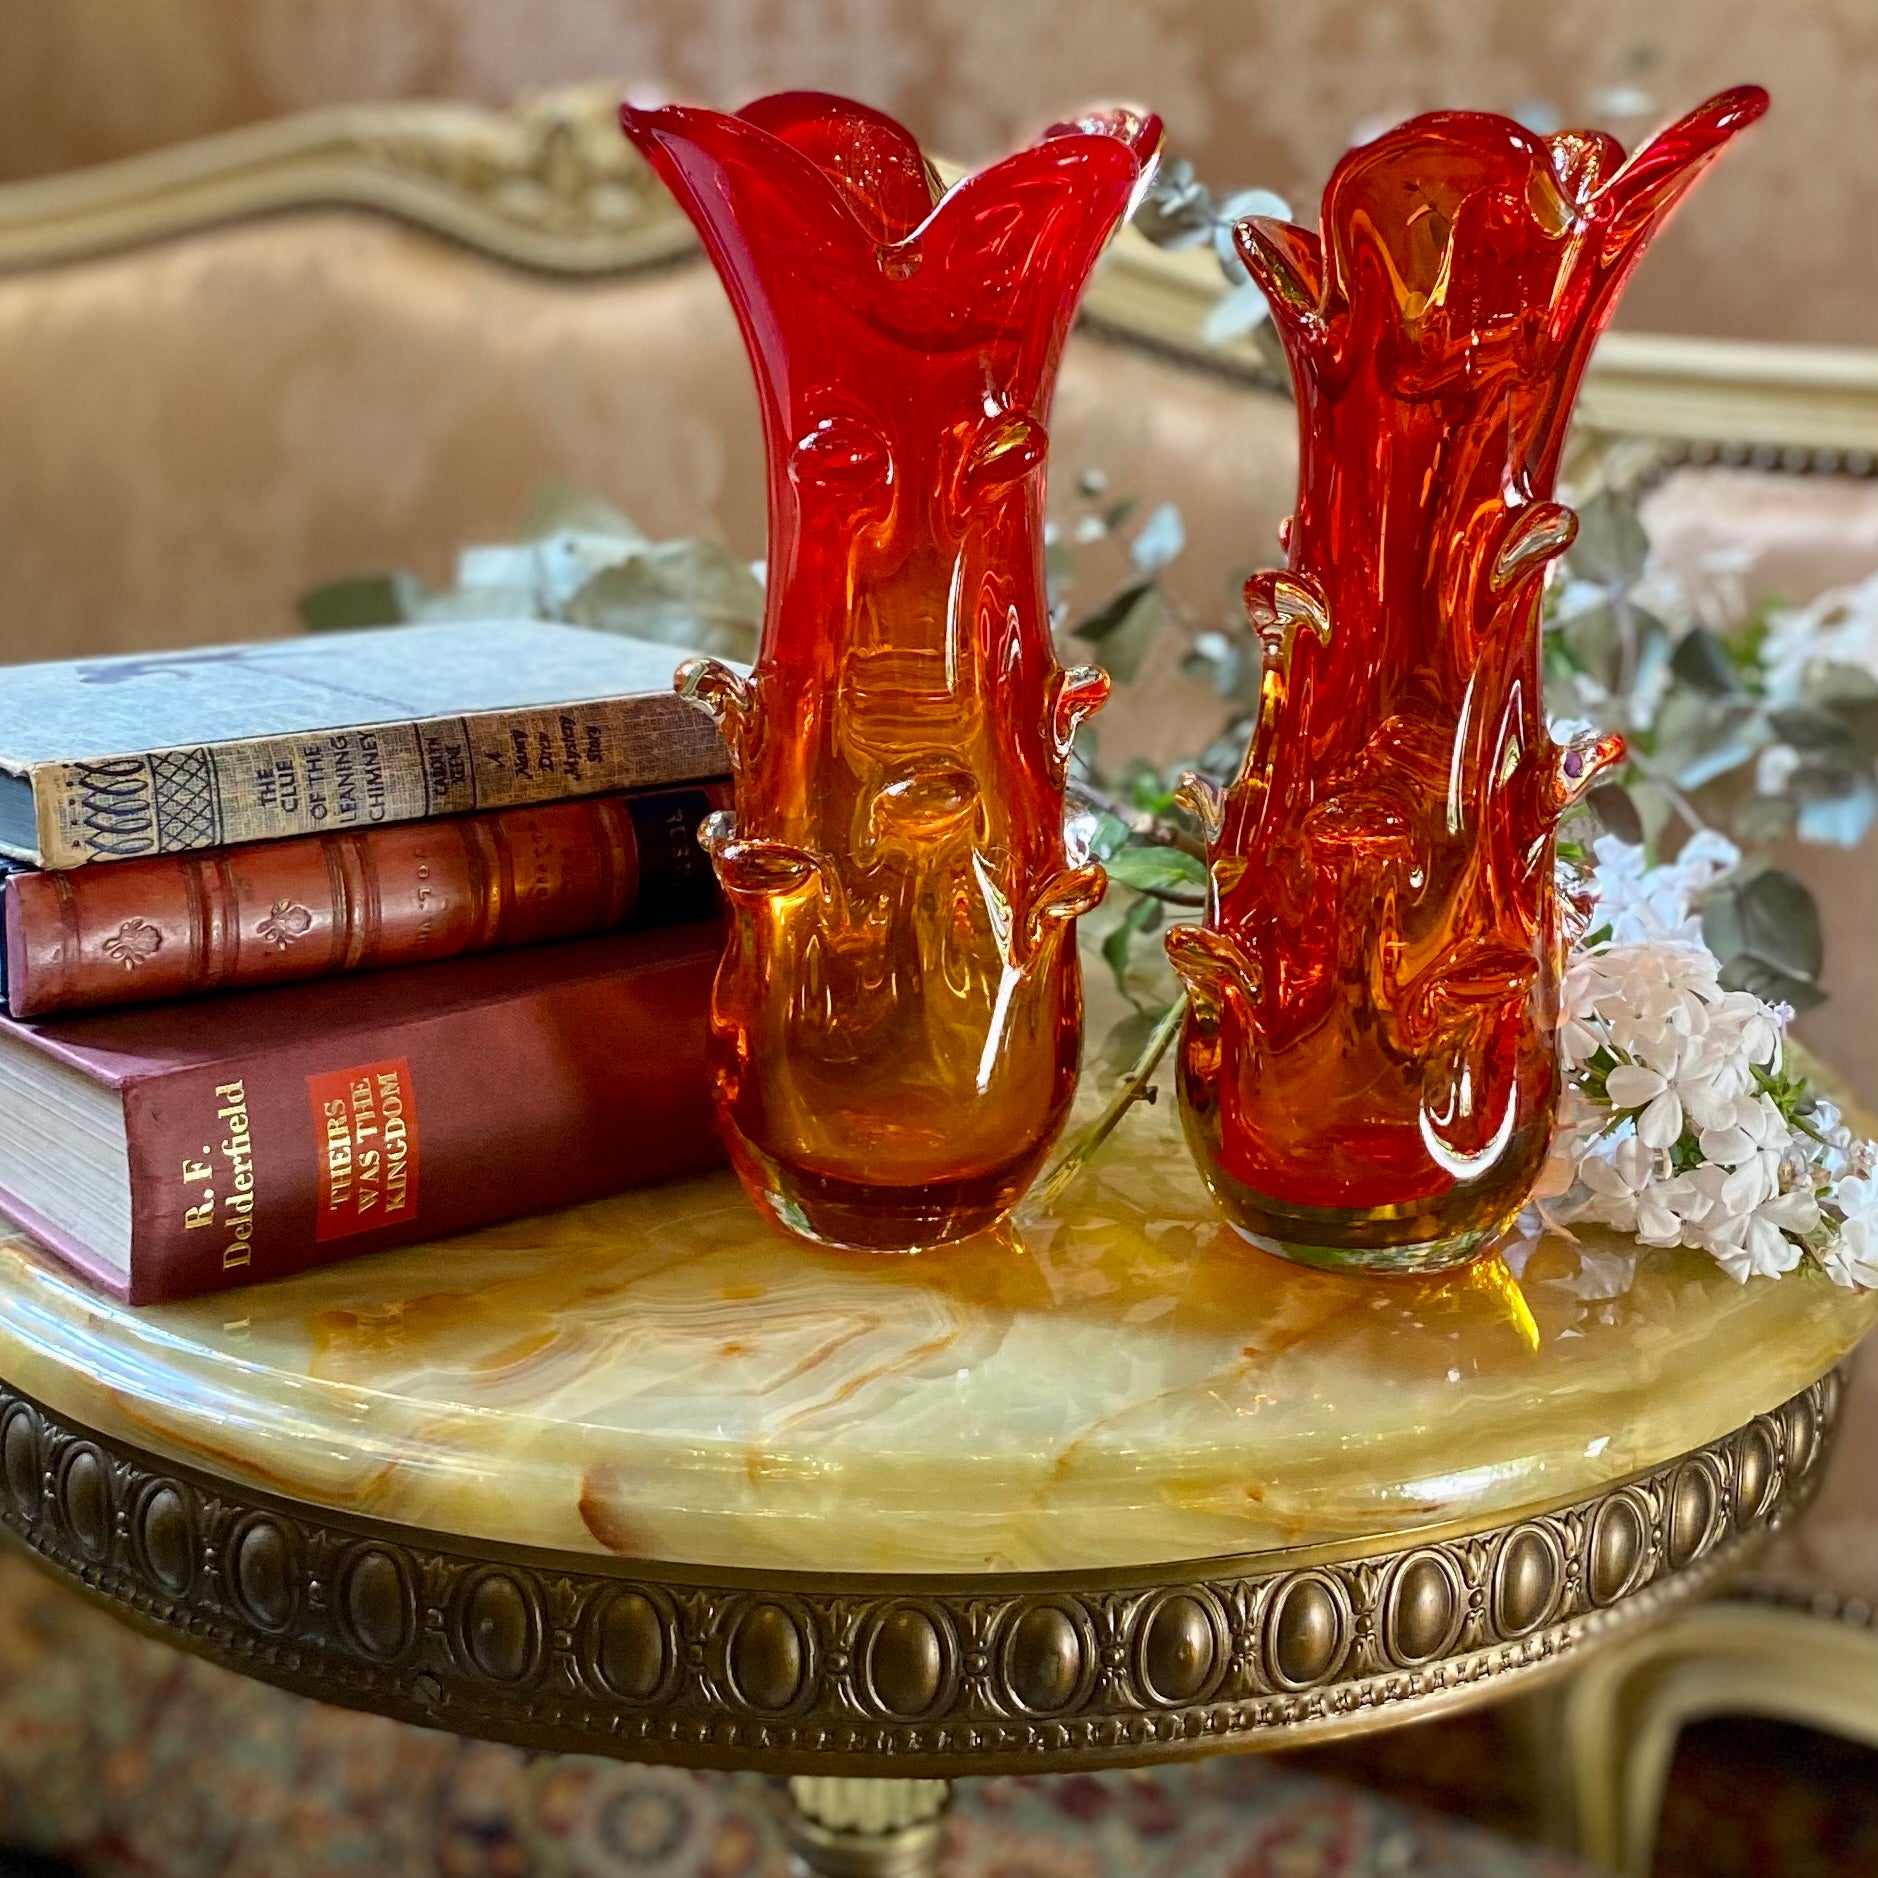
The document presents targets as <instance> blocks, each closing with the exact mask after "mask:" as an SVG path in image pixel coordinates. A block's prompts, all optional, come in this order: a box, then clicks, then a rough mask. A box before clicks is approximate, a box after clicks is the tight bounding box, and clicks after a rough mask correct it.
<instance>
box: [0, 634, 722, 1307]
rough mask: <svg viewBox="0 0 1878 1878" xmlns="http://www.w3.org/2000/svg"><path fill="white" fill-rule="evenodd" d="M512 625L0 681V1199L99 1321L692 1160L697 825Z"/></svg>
mask: <svg viewBox="0 0 1878 1878" xmlns="http://www.w3.org/2000/svg"><path fill="white" fill-rule="evenodd" d="M678 656H679V655H678V654H676V653H674V652H673V651H672V650H671V649H669V648H665V647H660V646H655V645H645V644H641V643H638V642H635V641H632V640H627V639H619V638H612V637H608V636H605V635H602V634H598V633H591V632H587V631H584V630H581V629H579V628H576V627H569V626H554V625H546V624H541V623H536V622H530V621H520V622H487V623H483V622H478V623H473V624H470V623H465V624H452V625H444V626H412V627H400V628H392V629H387V630H384V631H375V632H352V633H342V634H332V635H323V636H318V637H312V638H304V639H295V640H285V641H279V642H275V643H272V644H266V645H254V646H233V647H224V648H216V649H210V650H202V651H189V652H176V653H166V654H157V655H153V656H148V657H132V658H107V659H97V660H91V661H84V662H79V663H74V664H64V665H37V666H20V667H15V668H13V669H12V670H10V671H7V672H5V673H0V856H4V857H5V862H4V865H5V867H6V869H7V870H8V872H7V875H6V879H5V886H4V912H5V974H4V995H5V1004H6V1012H7V1015H6V1016H4V1017H0V1212H3V1213H5V1214H6V1215H8V1216H10V1217H11V1218H12V1219H13V1220H14V1221H15V1222H16V1223H18V1224H19V1225H22V1226H24V1227H25V1228H27V1229H28V1230H29V1231H30V1232H32V1233H33V1234H34V1235H35V1236H36V1237H37V1238H39V1239H40V1240H42V1241H43V1242H44V1243H45V1244H46V1245H48V1246H50V1247H51V1248H53V1249H54V1250H55V1251H57V1252H58V1253H60V1254H61V1255H62V1256H63V1257H65V1258H67V1259H68V1260H70V1261H71V1262H72V1263H73V1264H75V1265H77V1266H79V1267H81V1268H82V1269H83V1270H85V1271H86V1272H88V1273H89V1274H90V1275H91V1276H93V1277H94V1278H96V1279H97V1280H98V1281H99V1282H100V1283H102V1284H104V1285H105V1286H107V1287H108V1288H109V1289H111V1290H113V1291H115V1292H117V1293H118V1294H119V1295H121V1296H125V1297H128V1298H129V1299H130V1300H131V1301H132V1302H133V1303H153V1302H157V1301H160V1300H164V1299H170V1298H177V1297H185V1296H189V1295H192V1294H195V1293H200V1292H204V1291H210V1290H215V1289H218V1288H221V1287H225V1286H234V1285H240V1284H247V1283H252V1282H254V1281H257V1280H260V1279H266V1278H274V1277H279V1276H283V1275H285V1274H287V1273H289V1272H294V1271H298V1270H302V1269H304V1268H305V1267H307V1266H310V1265H316V1264H323V1263H326V1262H329V1261H332V1260H336V1259H341V1258H347V1257H350V1256H352V1255H354V1254H356V1253H360V1252H367V1251H375V1250H379V1249H381V1248H384V1247H388V1246H393V1245H400V1244H404V1243H406V1242H408V1241H411V1240H414V1239H425V1238H433V1237H436V1236H438V1235H440V1234H445V1233H451V1232H458V1231H463V1230H466V1229H468V1228H471V1227H474V1226H479V1225H484V1224H488V1223H490V1222H492V1221H494V1220H498V1219H503V1218H507V1217H511V1216H513V1215H516V1214H521V1213H529V1212H535V1211H539V1210H542V1209H545V1208H548V1207H554V1206H562V1205H568V1204H572V1203H573V1202H575V1201H579V1200H584V1199H591V1198H594V1197H597V1196H598V1195H600V1194H603V1193H607V1192H612V1191H615V1190H617V1189H619V1188H621V1187H625V1186H630V1185H634V1184H637V1183H640V1182H645V1181H652V1180H658V1179H663V1178H667V1177H669V1176H672V1175H676V1174H680V1173H687V1172H692V1171H695V1170H697V1169H698V1168H701V1167H704V1166H708V1165H711V1164H712V1163H714V1162H715V1161H716V1160H717V1159H718V1158H719V1148H718V1145H717V1141H716V1138H715V1136H714V1134H713V1131H712V1124H711V1111H710V1100H709V1091H708V1083H707V1077H706V1072H705V1062H704V1043H705V1029H706V1012H707V1005H708V1000H709V992H710V983H711V977H712V974H713V971H714V969H715V966H716V961H717V954H718V949H719V941H720V929H719V925H718V922H717V919H716V901H715V891H714V886H713V882H712V879H711V873H710V868H709V864H708V862H707V861H706V859H705V856H704V855H703V853H702V852H701V851H700V850H699V848H698V846H697V843H696V839H695V837H696V832H697V827H698V824H699V822H700V821H701V820H702V819H703V817H704V816H705V814H707V813H708V812H709V811H710V810H712V809H713V808H717V807H722V806H726V805H727V804H728V802H729V793H728V789H729V786H728V784H727V783H726V782H725V781H724V780H723V777H724V773H725V768H726V763H725V756H724V751H723V748H722V746H721V744H720V743H719V741H718V738H717V734H716V732H715V730H714V729H713V728H712V726H711V725H710V723H709V722H708V721H706V720H705V719H704V718H702V717H700V716H698V715H697V714H696V713H695V712H693V711H691V710H689V709H688V708H687V707H686V706H685V705H684V704H683V703H682V702H681V701H680V700H679V699H678V698H676V697H675V696H674V695H673V693H672V688H671V672H672V667H673V664H674V662H675V660H676V658H677V657H678Z"/></svg>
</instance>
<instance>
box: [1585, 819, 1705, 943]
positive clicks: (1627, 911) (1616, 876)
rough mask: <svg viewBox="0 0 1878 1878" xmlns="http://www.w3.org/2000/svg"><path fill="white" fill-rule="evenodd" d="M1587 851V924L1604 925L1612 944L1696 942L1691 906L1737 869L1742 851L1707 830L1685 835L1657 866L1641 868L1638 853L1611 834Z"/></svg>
mask: <svg viewBox="0 0 1878 1878" xmlns="http://www.w3.org/2000/svg"><path fill="white" fill-rule="evenodd" d="M1592 852H1593V853H1594V854H1595V855H1596V856H1597V864H1596V867H1595V870H1594V872H1593V876H1592V889H1593V902H1592V908H1591V926H1592V929H1593V930H1594V931H1595V930H1597V929H1598V928H1600V927H1606V926H1608V927H1609V928H1610V939H1609V943H1610V944H1612V945H1636V944H1640V943H1644V942H1647V941H1650V940H1663V939H1670V940H1680V941H1682V942H1684V943H1687V944H1700V943H1701V938H1702V918H1701V915H1700V913H1699V912H1698V911H1697V910H1696V902H1697V901H1698V900H1700V898H1701V897H1702V895H1703V894H1705V893H1706V892H1707V891H1708V890H1709V889H1710V888H1711V887H1713V886H1714V885H1715V883H1716V882H1717V881H1719V880H1721V879H1722V878H1723V877H1724V876H1726V875H1728V874H1731V873H1733V872H1734V870H1735V869H1736V868H1737V867H1739V866H1740V865H1741V850H1740V849H1739V848H1737V847H1736V846H1735V844H1734V843H1733V842H1732V841H1730V840H1729V839H1728V838H1727V837H1726V836H1725V835H1718V834H1716V833H1715V832H1714V831H1713V830H1712V829H1704V830H1702V831H1701V833H1699V834H1695V835H1692V836H1690V838H1689V839H1688V840H1687V841H1685V842H1684V843H1683V844H1682V848H1681V850H1680V851H1679V852H1678V853H1677V856H1676V858H1675V860H1674V861H1668V862H1665V863H1663V864H1662V865H1661V866H1658V867H1645V865H1644V859H1645V857H1644V852H1643V850H1642V849H1641V848H1640V847H1638V846H1637V845H1636V844H1635V843H1633V842H1629V841H1623V840H1620V839H1619V838H1618V837H1617V836H1616V835H1600V836H1599V837H1598V839H1597V840H1596V841H1595V842H1594V843H1593V844H1592Z"/></svg>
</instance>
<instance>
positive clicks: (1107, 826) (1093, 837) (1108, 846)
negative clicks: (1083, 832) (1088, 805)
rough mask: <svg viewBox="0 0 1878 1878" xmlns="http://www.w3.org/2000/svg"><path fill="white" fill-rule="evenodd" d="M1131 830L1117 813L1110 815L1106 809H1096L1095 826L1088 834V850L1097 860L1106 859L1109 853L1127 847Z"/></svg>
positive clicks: (1117, 851) (1115, 852)
mask: <svg viewBox="0 0 1878 1878" xmlns="http://www.w3.org/2000/svg"><path fill="white" fill-rule="evenodd" d="M1131 832H1132V831H1131V830H1130V828H1129V826H1128V824H1127V823H1126V822H1125V821H1123V820H1122V818H1121V817H1120V816H1119V815H1111V814H1110V813H1109V812H1108V810H1107V809H1098V810H1097V811H1096V818H1095V827H1094V829H1093V830H1092V831H1091V832H1090V836H1089V852H1090V853H1091V854H1093V855H1094V856H1095V858H1096V859H1097V860H1098V861H1107V860H1108V858H1109V856H1110V855H1112V854H1117V853H1119V852H1120V851H1121V850H1122V849H1123V848H1125V847H1127V845H1128V839H1129V835H1130V834H1131Z"/></svg>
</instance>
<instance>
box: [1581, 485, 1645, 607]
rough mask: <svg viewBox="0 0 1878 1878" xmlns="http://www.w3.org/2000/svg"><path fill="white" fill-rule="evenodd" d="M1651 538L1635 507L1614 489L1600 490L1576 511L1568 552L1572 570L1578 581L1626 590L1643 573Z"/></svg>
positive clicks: (1626, 497) (1627, 498) (1628, 499)
mask: <svg viewBox="0 0 1878 1878" xmlns="http://www.w3.org/2000/svg"><path fill="white" fill-rule="evenodd" d="M1649 556H1650V538H1649V536H1648V535H1646V534H1645V533H1644V531H1643V518H1642V516H1640V515H1639V514H1638V513H1637V505H1636V504H1635V503H1634V502H1633V501H1631V499H1630V498H1629V497H1628V496H1626V495H1621V494H1619V492H1618V491H1617V490H1615V489H1608V488H1606V489H1600V490H1599V491H1598V492H1597V494H1596V495H1594V496H1592V497H1591V498H1590V499H1589V501H1587V502H1585V503H1583V504H1582V505H1581V506H1580V507H1579V510H1578V533H1577V536H1576V537H1575V538H1574V540H1573V541H1572V545H1571V549H1570V556H1569V558H1570V563H1571V571H1572V572H1573V574H1575V575H1576V576H1577V577H1578V579H1580V580H1597V581H1603V582H1605V583H1607V584H1608V585H1610V586H1613V587H1628V586H1629V585H1630V584H1631V582H1632V581H1634V580H1635V579H1636V578H1637V576H1638V575H1639V574H1641V573H1642V572H1643V566H1644V563H1645V562H1646V561H1647V560H1648V559H1649Z"/></svg>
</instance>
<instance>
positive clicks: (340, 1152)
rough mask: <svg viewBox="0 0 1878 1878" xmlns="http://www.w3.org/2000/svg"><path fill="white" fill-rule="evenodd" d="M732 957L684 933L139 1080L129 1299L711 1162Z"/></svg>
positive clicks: (128, 1098) (441, 1230)
mask: <svg viewBox="0 0 1878 1878" xmlns="http://www.w3.org/2000/svg"><path fill="white" fill-rule="evenodd" d="M690 930H691V929H677V930H675V931H674V934H673V937H674V939H680V938H681V935H683V934H686V933H688V932H689V931H690ZM655 936H656V935H648V938H651V937H655ZM716 964H717V958H716V952H715V949H714V948H713V947H708V946H700V945H699V944H697V943H696V940H695V938H690V939H687V940H685V942H683V943H677V944H674V945H673V946H671V947H669V948H668V949H666V951H665V953H664V955H663V956H662V957H661V958H658V959H656V960H654V961H653V962H650V963H641V964H637V965H635V966H634V967H633V968H631V969H628V970H621V971H618V972H611V973H598V974H595V975H594V976H591V977H588V978H584V979H580V980H577V981H574V982H571V983H569V982H561V983H555V984H549V985H546V986H542V985H537V986H535V987H534V988H532V989H529V990H526V991H523V992H520V993H518V994H517V995H515V996H514V997H512V998H509V999H506V1000H504V999H497V1000H494V1001H491V1002H489V1003H485V1004H479V1005H476V1006H473V1007H470V1008H467V1009H465V1008H459V1009H455V1010H451V1011H447V1012H442V1013H438V1014H435V1015H432V1016H426V1017H420V1018H417V1019H415V1020H413V1019H410V1018H408V1017H407V1018H406V1019H404V1020H402V1021H398V1022H394V1023H390V1024H387V1025H385V1026H383V1027H380V1028H374V1027H372V1026H369V1025H349V1026H347V1028H346V1031H345V1034H344V1035H343V1036H337V1037H324V1038H322V1037H310V1038H307V1039H306V1040H304V1041H298V1042H295V1043H292V1044H287V1045H278V1044H277V1045H275V1046H274V1047H272V1048H270V1049H263V1050H258V1051H256V1052H255V1053H254V1054H251V1055H248V1056H246V1057H243V1056H240V1055H238V1054H237V1055H234V1056H231V1057H230V1058H227V1059H225V1060H222V1061H219V1062H217V1063H215V1064H213V1065H210V1066H203V1065H192V1066H190V1067H188V1068H186V1069H174V1070H168V1071H162V1072H158V1073H157V1074H155V1075H152V1076H149V1077H146V1078H143V1079H140V1080H138V1081H135V1082H132V1083H130V1084H129V1085H127V1086H126V1089H125V1100H124V1110H125V1123H126V1129H127V1133H128V1140H129V1150H130V1179H131V1204H132V1209H133V1217H134V1221H135V1225H134V1228H133V1239H132V1246H131V1273H130V1285H129V1295H130V1299H131V1302H132V1303H134V1304H156V1303H164V1302H168V1301H171V1300H173V1299H177V1298H185V1297H194V1296H200V1295H202V1294H204V1293H206V1292H211V1291H220V1290H228V1289H232V1288H234V1287H236V1286H239V1285H245V1284H253V1283H256V1282H260V1281H263V1280H268V1279H274V1278H281V1277H286V1276H288V1275H290V1274H291V1273H294V1272H298V1271H304V1270H306V1269H308V1268H309V1267H312V1266H315V1265H327V1264H333V1263H336V1262H338V1261H340V1260H342V1259H348V1258H352V1257H356V1256H358V1255H360V1254H362V1253H366V1252H376V1251H383V1250H388V1249H389V1248H391V1247H393V1246H398V1245H405V1244H409V1243H411V1242H412V1241H415V1240H420V1239H434V1238H443V1237H447V1236H448V1235H450V1234H452V1233H459V1232H465V1231H469V1230H471V1229H473V1228H475V1227H478V1226H486V1225H491V1224H493V1223H494V1222H496V1221H498V1220H502V1219H509V1218H514V1217H516V1216H518V1215H521V1214H526V1213H537V1212H546V1211H548V1210H550V1209H553V1208H558V1207H564V1206H571V1205H575V1204H578V1203H579V1202H581V1201H584V1200H592V1199H598V1198H600V1197H602V1196H603V1195H606V1194H609V1193H616V1192H619V1191H620V1190H622V1189H624V1188H627V1187H632V1186H640V1185H644V1184H647V1183H649V1182H652V1181H656V1180H665V1179H670V1178H673V1177H675V1176H678V1175H682V1174H689V1173H697V1172H700V1171H702V1170H703V1169H705V1168H708V1167H712V1166H715V1165H716V1164H718V1163H719V1162H720V1161H721V1160H722V1158H723V1152H722V1149H721V1148H720V1146H719V1145H718V1141H717V1136H716V1133H715V1131H714V1128H713V1125H712V1116H711V1098H710V1086H709V1076H708V1073H707V1069H706V1061H705V1040H706V1030H707V1022H706V1011H707V1007H708V1004H709V999H710V987H711V980H712V977H713V975H714V973H715V970H716Z"/></svg>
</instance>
